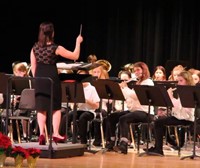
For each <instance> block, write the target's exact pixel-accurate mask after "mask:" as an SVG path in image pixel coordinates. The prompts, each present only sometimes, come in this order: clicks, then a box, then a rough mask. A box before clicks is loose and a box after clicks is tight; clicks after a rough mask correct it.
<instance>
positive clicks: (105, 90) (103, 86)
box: [91, 79, 125, 115]
mask: <svg viewBox="0 0 200 168" xmlns="http://www.w3.org/2000/svg"><path fill="white" fill-rule="evenodd" d="M91 84H92V85H93V86H95V88H96V90H97V93H98V95H99V97H100V98H101V99H108V103H109V100H122V101H124V100H125V98H124V95H123V93H122V90H121V88H120V86H119V84H118V83H117V82H115V81H113V80H109V79H98V80H96V81H93V82H91ZM110 112H111V110H110V109H109V110H108V115H109V114H110Z"/></svg>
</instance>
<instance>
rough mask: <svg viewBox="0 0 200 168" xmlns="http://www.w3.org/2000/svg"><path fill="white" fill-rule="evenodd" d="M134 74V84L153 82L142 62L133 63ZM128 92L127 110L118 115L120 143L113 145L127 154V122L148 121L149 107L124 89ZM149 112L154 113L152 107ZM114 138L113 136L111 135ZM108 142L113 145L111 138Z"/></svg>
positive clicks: (131, 92) (133, 92) (151, 83)
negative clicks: (135, 78)
mask: <svg viewBox="0 0 200 168" xmlns="http://www.w3.org/2000/svg"><path fill="white" fill-rule="evenodd" d="M133 71H134V74H135V75H136V77H137V82H136V85H151V86H153V85H154V83H153V81H152V80H151V79H150V72H149V68H148V66H147V65H146V63H144V62H136V63H134V65H133ZM126 92H127V93H128V94H127V96H126V97H125V99H126V103H127V107H128V109H129V110H128V111H124V112H121V113H125V114H124V115H121V116H120V117H119V129H120V143H119V145H117V146H114V147H113V149H114V150H115V151H117V152H121V153H124V154H127V152H128V134H129V124H130V123H136V122H147V121H148V112H149V107H148V106H146V105H141V104H140V102H139V99H138V97H137V95H136V93H135V91H134V89H133V90H132V91H130V90H128V88H127V89H126ZM150 114H154V109H153V107H151V108H150ZM113 138H114V137H113ZM111 140H112V141H111V142H110V144H112V145H111V146H113V145H114V144H113V139H111Z"/></svg>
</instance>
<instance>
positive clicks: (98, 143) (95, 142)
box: [93, 140, 101, 146]
mask: <svg viewBox="0 0 200 168" xmlns="http://www.w3.org/2000/svg"><path fill="white" fill-rule="evenodd" d="M93 145H94V146H101V141H98V140H94V142H93Z"/></svg>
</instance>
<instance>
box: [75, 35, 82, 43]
mask: <svg viewBox="0 0 200 168" xmlns="http://www.w3.org/2000/svg"><path fill="white" fill-rule="evenodd" d="M82 42H83V37H82V36H81V35H80V34H79V35H78V37H77V38H76V43H79V44H80V43H82Z"/></svg>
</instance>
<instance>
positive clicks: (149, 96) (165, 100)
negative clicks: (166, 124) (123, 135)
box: [133, 85, 173, 156]
mask: <svg viewBox="0 0 200 168" xmlns="http://www.w3.org/2000/svg"><path fill="white" fill-rule="evenodd" d="M133 88H134V90H135V92H136V95H137V97H138V99H139V101H140V104H141V105H148V121H147V127H148V130H149V127H150V109H151V106H163V107H173V103H172V101H171V99H170V97H169V95H168V93H167V90H166V89H165V88H164V87H158V86H149V85H134V86H133ZM148 138H149V134H147V139H148ZM148 148H149V142H148V140H147V150H146V151H145V152H144V153H140V154H139V156H142V155H144V154H149V155H159V154H157V153H153V152H149V151H148Z"/></svg>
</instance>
